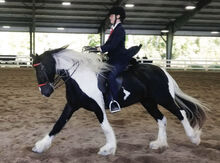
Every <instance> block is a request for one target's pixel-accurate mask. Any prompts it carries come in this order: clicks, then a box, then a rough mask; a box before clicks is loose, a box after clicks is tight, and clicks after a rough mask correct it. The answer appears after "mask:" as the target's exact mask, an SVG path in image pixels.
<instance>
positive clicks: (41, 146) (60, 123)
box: [32, 104, 78, 153]
mask: <svg viewBox="0 0 220 163" xmlns="http://www.w3.org/2000/svg"><path fill="white" fill-rule="evenodd" d="M77 109H78V108H77V107H76V108H73V107H71V106H70V105H69V104H66V105H65V107H64V110H63V112H62V114H61V116H60V118H59V119H58V120H57V122H56V124H55V125H54V127H53V129H52V130H51V132H50V133H49V134H47V135H46V136H45V137H44V138H43V139H41V140H39V141H38V142H37V143H36V144H35V146H34V147H33V148H32V151H33V152H37V153H42V152H44V151H45V150H47V149H48V148H50V146H51V143H52V140H53V138H54V136H55V135H56V134H57V133H59V132H60V131H61V129H62V128H63V127H64V125H65V124H66V122H67V121H68V120H69V119H70V117H71V116H72V114H73V112H75V111H76V110H77Z"/></svg>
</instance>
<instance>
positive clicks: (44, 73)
mask: <svg viewBox="0 0 220 163" xmlns="http://www.w3.org/2000/svg"><path fill="white" fill-rule="evenodd" d="M66 47H67V46H65V47H62V48H59V49H55V50H50V51H46V52H44V53H43V54H41V55H37V54H36V55H32V58H33V67H34V68H35V70H36V77H37V81H38V87H39V89H40V91H41V94H43V95H44V96H46V97H49V96H50V95H51V94H52V93H53V91H54V85H53V82H54V77H55V74H56V67H55V60H54V58H53V54H55V53H58V52H60V51H61V50H64V49H65V48H66Z"/></svg>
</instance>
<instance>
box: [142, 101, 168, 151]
mask: <svg viewBox="0 0 220 163" xmlns="http://www.w3.org/2000/svg"><path fill="white" fill-rule="evenodd" d="M141 104H142V105H143V106H144V107H145V108H146V109H147V111H148V112H149V113H150V115H151V116H152V117H153V118H154V119H155V120H156V121H157V124H158V128H159V131H158V137H157V139H156V140H155V141H151V142H150V148H151V149H159V148H164V147H168V144H167V134H166V125H167V120H166V117H165V116H164V115H163V114H162V113H161V112H160V110H159V109H158V107H157V103H156V102H154V101H153V100H149V99H148V100H145V101H142V102H141Z"/></svg>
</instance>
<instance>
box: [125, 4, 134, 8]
mask: <svg viewBox="0 0 220 163" xmlns="http://www.w3.org/2000/svg"><path fill="white" fill-rule="evenodd" d="M125 7H127V8H132V7H134V4H132V3H127V4H125Z"/></svg>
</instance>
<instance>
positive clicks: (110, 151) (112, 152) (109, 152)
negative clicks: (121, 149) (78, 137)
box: [98, 146, 116, 156]
mask: <svg viewBox="0 0 220 163" xmlns="http://www.w3.org/2000/svg"><path fill="white" fill-rule="evenodd" d="M115 151H116V147H108V146H103V147H102V148H101V149H100V150H99V152H98V154H99V155H102V156H107V155H115Z"/></svg>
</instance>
